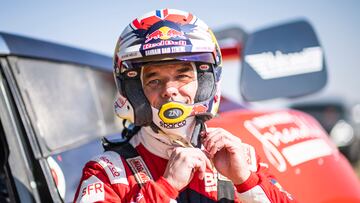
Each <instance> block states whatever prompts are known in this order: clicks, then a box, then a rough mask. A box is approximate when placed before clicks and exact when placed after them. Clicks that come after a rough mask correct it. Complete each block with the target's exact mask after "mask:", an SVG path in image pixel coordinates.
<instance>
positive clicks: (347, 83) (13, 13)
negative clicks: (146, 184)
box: [0, 0, 360, 102]
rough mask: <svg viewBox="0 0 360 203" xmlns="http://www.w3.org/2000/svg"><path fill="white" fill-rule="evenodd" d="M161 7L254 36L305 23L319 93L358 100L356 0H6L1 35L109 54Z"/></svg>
mask: <svg viewBox="0 0 360 203" xmlns="http://www.w3.org/2000/svg"><path fill="white" fill-rule="evenodd" d="M159 8H176V9H180V10H185V11H189V12H191V13H193V14H195V15H196V16H198V17H199V18H201V19H202V20H204V21H205V22H206V23H207V24H208V25H209V26H210V27H211V28H212V29H213V30H217V29H221V28H226V27H228V26H240V27H242V28H243V29H244V30H245V31H247V32H253V31H256V30H258V29H261V28H263V27H268V26H270V25H272V24H279V23H281V22H287V21H291V20H295V19H299V18H302V19H306V20H308V21H309V22H310V23H311V24H312V25H313V26H314V28H315V31H316V33H317V34H318V37H319V41H320V43H321V44H322V45H323V48H324V52H325V56H326V62H327V65H328V70H329V84H328V86H327V87H326V88H325V89H324V90H323V91H322V93H320V95H323V94H325V95H330V96H336V97H340V98H345V99H348V100H356V102H360V90H359V89H360V79H358V78H359V77H360V54H359V48H360V39H359V37H360V12H359V11H360V1H357V0H343V1H340V0H333V1H328V0H317V1H313V0H302V1H290V0H288V1H285V0H222V1H212V0H137V1H134V0H133V1H125V0H103V1H95V0H76V1H73V0H62V1H46V0H36V1H21V0H12V1H10V0H5V1H2V3H1V7H0V31H3V32H10V33H16V34H21V35H26V36H30V37H35V38H40V39H45V40H48V41H52V42H59V43H62V44H66V45H70V46H75V47H78V48H83V49H88V50H92V51H96V52H100V53H103V54H107V55H111V54H112V52H113V49H114V46H115V42H116V40H117V38H118V36H119V35H120V33H121V31H122V30H123V29H124V28H125V26H126V25H127V24H128V23H129V22H131V21H132V20H133V19H134V18H136V17H138V16H141V15H143V14H144V13H146V12H149V11H151V10H155V9H159Z"/></svg>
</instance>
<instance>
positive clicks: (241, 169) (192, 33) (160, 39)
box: [74, 9, 293, 202]
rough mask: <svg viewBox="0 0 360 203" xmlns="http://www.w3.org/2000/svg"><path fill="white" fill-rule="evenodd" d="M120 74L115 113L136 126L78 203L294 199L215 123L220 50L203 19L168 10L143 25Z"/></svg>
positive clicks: (124, 38) (88, 177)
mask: <svg viewBox="0 0 360 203" xmlns="http://www.w3.org/2000/svg"><path fill="white" fill-rule="evenodd" d="M114 75H115V79H116V83H117V88H118V90H119V98H118V99H117V100H116V102H115V110H116V113H117V115H118V116H119V117H120V118H123V119H125V120H127V121H129V122H131V123H132V126H135V127H134V128H130V127H129V128H125V130H124V133H123V134H124V135H125V138H126V139H127V141H125V142H124V143H121V144H119V145H111V143H110V144H109V143H107V145H106V146H107V147H106V150H107V151H106V152H104V153H103V154H101V155H99V156H97V157H95V158H93V159H92V160H91V161H89V162H88V163H87V164H86V166H85V168H84V170H83V176H82V179H81V183H80V185H79V188H78V190H77V192H76V195H75V199H74V201H75V202H176V201H177V202H232V201H235V202H240V201H244V202H279V201H280V202H288V201H289V202H290V201H293V200H292V197H291V196H290V195H289V194H288V193H287V192H286V191H284V190H282V189H281V188H279V187H278V186H276V185H277V182H276V180H275V179H274V178H273V177H272V176H271V175H269V174H267V172H266V167H264V166H265V164H261V163H260V162H259V159H258V157H256V156H255V152H254V149H253V147H251V146H250V145H247V144H244V143H242V142H241V140H240V139H239V138H238V137H236V136H234V135H232V134H231V133H229V132H227V131H226V130H224V129H221V128H207V127H206V125H205V121H207V120H209V119H211V118H212V117H214V116H215V114H216V112H217V109H218V106H219V102H220V101H219V99H220V91H219V81H220V75H221V54H220V49H219V47H218V44H217V42H216V39H215V37H214V35H213V34H212V32H211V30H210V29H209V28H208V26H207V25H206V24H205V23H204V22H203V21H201V20H200V19H199V18H197V17H196V16H193V15H192V14H190V13H187V12H183V11H179V10H173V9H163V10H156V11H153V12H150V13H147V14H145V15H144V16H143V17H140V18H137V19H135V20H134V21H133V22H132V23H130V25H129V26H128V27H126V29H125V30H124V31H123V33H122V34H121V36H120V38H119V40H118V43H117V46H116V49H115V54H114ZM109 146H110V147H109ZM114 146H115V147H114Z"/></svg>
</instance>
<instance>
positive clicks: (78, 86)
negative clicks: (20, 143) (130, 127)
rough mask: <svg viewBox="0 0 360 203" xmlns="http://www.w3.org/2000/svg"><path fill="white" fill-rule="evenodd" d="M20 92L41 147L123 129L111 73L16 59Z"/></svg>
mask: <svg viewBox="0 0 360 203" xmlns="http://www.w3.org/2000/svg"><path fill="white" fill-rule="evenodd" d="M10 60H11V62H12V63H13V64H16V66H17V70H16V71H13V72H14V75H15V79H16V82H17V84H18V87H19V90H20V94H21V96H22V99H23V101H24V103H25V107H26V110H27V112H28V114H29V117H30V120H31V124H32V126H33V129H34V131H35V134H36V136H37V138H38V140H39V143H40V145H41V148H42V151H43V152H44V153H46V152H48V153H51V152H54V151H57V152H60V151H63V150H64V149H65V148H68V147H72V146H74V147H75V146H78V145H79V144H83V143H85V142H88V141H90V140H93V139H94V138H96V137H101V136H104V135H108V134H113V133H115V132H120V125H119V123H118V121H117V118H115V116H114V113H113V99H114V96H115V91H116V90H115V85H114V81H113V77H112V73H111V72H102V71H99V70H97V69H95V68H90V67H85V66H79V65H73V64H66V63H58V62H50V61H41V60H34V59H25V58H17V57H16V58H15V57H13V58H11V59H10Z"/></svg>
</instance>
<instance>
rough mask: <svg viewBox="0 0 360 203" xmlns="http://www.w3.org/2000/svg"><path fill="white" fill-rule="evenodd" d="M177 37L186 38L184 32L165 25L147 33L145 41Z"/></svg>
mask: <svg viewBox="0 0 360 203" xmlns="http://www.w3.org/2000/svg"><path fill="white" fill-rule="evenodd" d="M176 37H180V38H184V32H182V31H178V30H175V29H173V28H170V27H167V26H163V27H161V28H160V29H158V30H155V31H154V32H152V33H150V34H148V35H146V40H145V43H148V42H149V41H151V40H157V39H162V40H167V39H170V38H176Z"/></svg>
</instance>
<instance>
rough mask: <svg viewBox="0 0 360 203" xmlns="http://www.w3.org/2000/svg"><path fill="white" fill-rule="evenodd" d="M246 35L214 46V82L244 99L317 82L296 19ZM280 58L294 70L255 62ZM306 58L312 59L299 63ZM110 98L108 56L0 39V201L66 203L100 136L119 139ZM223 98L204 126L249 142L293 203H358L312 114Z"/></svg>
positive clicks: (308, 40)
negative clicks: (220, 77)
mask: <svg viewBox="0 0 360 203" xmlns="http://www.w3.org/2000/svg"><path fill="white" fill-rule="evenodd" d="M235 33H236V30H235ZM299 33H301V34H300V35H299ZM239 34H240V33H239V32H238V34H232V35H233V36H237V35H239ZM218 35H219V34H218ZM226 36H228V35H225V37H221V36H219V38H224V39H225V38H228V37H226ZM246 36H247V40H246V42H241V43H239V41H236V39H235V41H232V42H231V41H230V42H229V41H227V42H225V41H222V42H221V44H222V52H223V55H224V64H223V66H224V70H223V72H224V81H223V82H224V83H223V84H224V85H230V86H231V85H232V86H234V85H236V86H237V87H240V88H241V89H242V94H243V98H245V99H246V100H248V101H255V100H261V99H269V98H274V97H282V96H285V97H295V96H299V95H305V94H310V93H311V92H314V91H317V90H318V89H320V88H322V87H323V86H324V85H325V83H326V66H325V61H324V56H323V54H322V53H323V52H322V48H321V46H320V45H319V43H318V41H317V38H316V36H315V34H314V32H313V30H312V28H311V26H310V25H309V24H308V23H307V22H306V21H298V22H294V23H290V24H286V25H281V26H276V27H273V28H269V29H264V30H261V31H258V32H255V33H252V34H249V35H246ZM235 38H236V37H235ZM234 42H235V43H234ZM232 45H235V46H232ZM240 49H242V50H243V51H239V50H240ZM240 54H241V55H240ZM289 56H291V57H290V58H292V59H293V60H295V61H297V62H299V63H300V65H299V64H295V65H296V66H291V67H292V68H293V69H289V68H288V67H287V66H284V65H282V66H272V65H273V64H269V65H270V68H267V67H269V66H264V64H266V63H272V62H275V63H278V65H279V64H284V63H285V62H286V60H290V59H289ZM306 57H310V58H311V59H312V60H313V61H311V60H310V62H304V61H302V60H303V59H306ZM239 58H243V59H244V60H243V64H242V70H241V72H242V73H241V80H240V82H239V78H236V80H231V81H236V82H235V84H226V81H225V80H227V79H226V77H239V76H236V74H234V72H236V71H237V72H238V71H239V70H237V69H236V67H237V68H239V67H238V65H239V66H240V64H238V63H239V61H240V60H239ZM279 59H280V61H279ZM284 61H285V62H284ZM234 64H237V65H234ZM285 64H286V63H285ZM309 64H310V65H309ZM227 67H229V68H230V67H231V68H233V70H231V69H229V68H227ZM277 67H280V68H277ZM301 67H303V68H305V71H304V70H302V68H301ZM235 69H236V70H235ZM229 75H231V76H229ZM228 81H230V80H228ZM291 84H293V85H291ZM294 84H297V85H294ZM299 84H301V85H299ZM115 94H116V89H115V85H114V81H113V76H112V59H111V58H110V57H108V56H104V55H100V54H96V53H92V52H88V51H84V50H80V49H76V48H73V47H68V46H62V45H59V44H55V43H50V42H45V41H42V40H37V39H31V38H28V37H22V36H17V35H13V34H8V33H0V121H1V123H0V145H1V146H0V151H1V153H0V155H1V157H0V166H1V167H0V202H71V201H72V200H73V196H74V193H75V190H76V187H77V185H78V183H79V179H80V176H81V170H82V167H83V166H84V164H85V163H86V162H87V161H88V160H89V159H91V157H93V156H94V155H96V154H99V153H101V152H102V151H103V148H102V145H101V142H100V138H101V137H104V136H106V137H107V138H109V139H111V138H118V137H120V133H121V130H122V124H121V121H119V120H118V118H115V116H114V113H113V98H114V97H115ZM224 95H225V96H224V98H223V101H222V105H221V107H220V112H222V113H221V115H220V116H219V117H218V118H217V119H214V120H213V121H211V122H210V123H209V125H216V126H220V127H223V128H225V129H227V130H229V131H230V132H232V133H233V134H235V135H238V136H239V137H241V139H242V140H243V142H246V143H249V144H252V145H253V146H255V148H256V150H257V152H258V153H259V154H260V155H261V156H262V157H263V159H264V161H265V162H266V163H268V167H269V170H271V172H272V173H274V174H275V175H276V176H277V177H278V180H279V182H280V183H281V185H282V186H283V187H284V188H286V189H287V190H288V192H290V193H292V194H293V195H294V196H295V197H296V198H297V199H298V200H299V201H300V202H359V201H360V183H359V181H358V179H357V178H356V176H355V174H354V172H353V170H352V168H351V166H350V164H349V163H348V162H347V160H346V159H345V158H344V157H343V156H342V155H341V154H340V153H339V151H338V150H337V148H336V146H335V145H334V144H333V143H332V142H331V141H330V140H329V138H328V136H327V134H326V132H325V131H324V130H323V128H322V127H321V126H320V125H319V123H318V122H317V121H316V120H315V119H314V118H313V117H311V116H309V115H307V114H305V113H302V112H300V111H295V110H280V111H279V110H277V111H274V110H273V111H254V110H251V108H250V107H249V105H247V104H246V102H239V101H236V99H234V98H233V97H232V96H231V93H226V91H225V92H224ZM243 101H245V100H243ZM279 187H280V185H279Z"/></svg>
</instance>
